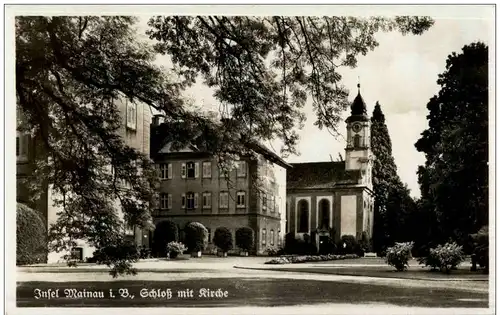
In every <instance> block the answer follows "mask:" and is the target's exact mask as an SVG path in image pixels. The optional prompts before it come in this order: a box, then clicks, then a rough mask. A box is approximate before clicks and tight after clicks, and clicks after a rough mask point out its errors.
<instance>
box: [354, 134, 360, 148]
mask: <svg viewBox="0 0 500 315" xmlns="http://www.w3.org/2000/svg"><path fill="white" fill-rule="evenodd" d="M360 146H361V136H360V135H355V136H354V147H355V148H359V147H360Z"/></svg>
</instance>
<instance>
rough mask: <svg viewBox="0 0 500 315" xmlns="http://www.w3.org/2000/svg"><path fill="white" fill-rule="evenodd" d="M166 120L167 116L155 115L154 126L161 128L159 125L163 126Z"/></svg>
mask: <svg viewBox="0 0 500 315" xmlns="http://www.w3.org/2000/svg"><path fill="white" fill-rule="evenodd" d="M164 120H165V116H163V115H159V114H158V115H154V116H153V122H152V125H153V126H155V127H156V126H159V125H161V124H162V123H163V122H164Z"/></svg>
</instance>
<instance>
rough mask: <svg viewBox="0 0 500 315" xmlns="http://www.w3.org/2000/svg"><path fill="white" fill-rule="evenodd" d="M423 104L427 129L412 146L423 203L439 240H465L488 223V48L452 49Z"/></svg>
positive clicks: (463, 241)
mask: <svg viewBox="0 0 500 315" xmlns="http://www.w3.org/2000/svg"><path fill="white" fill-rule="evenodd" d="M437 83H438V84H439V85H440V86H441V90H440V91H439V93H438V94H437V95H435V96H434V97H433V98H431V99H430V101H429V103H428V104H427V108H428V110H429V114H428V116H427V119H428V121H429V128H428V129H426V130H425V131H424V132H423V133H422V137H421V138H420V139H419V140H418V141H417V142H416V144H415V147H416V148H417V150H418V151H419V152H423V153H424V154H425V157H426V163H425V166H421V167H420V168H419V183H420V188H421V192H422V203H421V204H422V206H423V207H425V208H426V210H425V211H427V212H432V213H433V214H434V215H435V218H436V225H437V226H438V227H439V230H438V231H437V234H436V237H439V239H440V241H448V239H450V238H451V239H453V240H456V241H457V242H459V243H460V244H465V243H466V239H467V238H468V235H469V234H473V233H475V232H477V231H478V230H479V229H480V228H481V227H482V226H484V225H487V224H488V201H487V200H488V199H487V198H488V47H487V46H486V45H484V44H483V43H472V44H470V45H466V46H464V47H463V48H462V52H461V53H460V54H457V53H455V52H454V53H452V54H451V55H449V56H448V59H447V61H446V70H445V71H444V72H443V73H442V74H440V75H439V78H438V81H437Z"/></svg>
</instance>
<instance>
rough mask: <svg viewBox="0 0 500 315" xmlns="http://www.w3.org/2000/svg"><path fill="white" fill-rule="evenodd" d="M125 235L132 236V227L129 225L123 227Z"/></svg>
mask: <svg viewBox="0 0 500 315" xmlns="http://www.w3.org/2000/svg"><path fill="white" fill-rule="evenodd" d="M125 235H134V226H133V225H130V224H126V225H125Z"/></svg>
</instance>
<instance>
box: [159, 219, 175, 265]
mask: <svg viewBox="0 0 500 315" xmlns="http://www.w3.org/2000/svg"><path fill="white" fill-rule="evenodd" d="M153 241H154V251H155V254H156V255H158V256H161V257H165V256H166V255H167V244H168V243H170V242H177V241H179V228H178V227H177V224H175V223H174V222H172V221H169V220H167V221H161V222H159V223H158V224H157V225H156V229H155V232H154V236H153Z"/></svg>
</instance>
